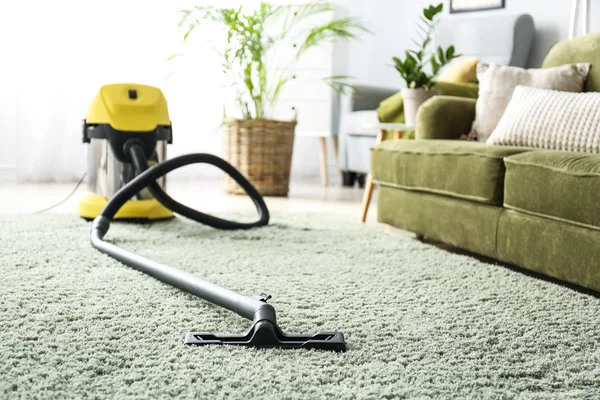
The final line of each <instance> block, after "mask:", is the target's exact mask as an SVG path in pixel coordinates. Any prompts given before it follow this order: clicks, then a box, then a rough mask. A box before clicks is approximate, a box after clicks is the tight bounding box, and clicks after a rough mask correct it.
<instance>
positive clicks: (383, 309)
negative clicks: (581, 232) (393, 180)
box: [0, 215, 600, 399]
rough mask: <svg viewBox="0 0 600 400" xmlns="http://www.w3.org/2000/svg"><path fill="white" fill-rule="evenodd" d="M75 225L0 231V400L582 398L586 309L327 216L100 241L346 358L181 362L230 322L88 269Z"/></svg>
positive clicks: (133, 277)
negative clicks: (268, 315) (231, 296)
mask: <svg viewBox="0 0 600 400" xmlns="http://www.w3.org/2000/svg"><path fill="white" fill-rule="evenodd" d="M89 228H90V225H89V224H88V223H86V222H84V221H82V220H80V219H78V218H76V217H70V216H60V215H48V216H37V217H33V216H26V217H16V216H15V217H0V259H1V260H2V264H1V267H0V398H2V399H7V398H61V399H62V398H82V397H88V398H119V399H122V398H162V399H165V398H169V397H178V398H189V399H191V398H208V399H214V398H238V399H248V398H254V397H256V398H272V399H296V398H298V399H316V398H326V399H331V398H336V399H354V398H360V399H363V398H374V399H379V398H431V397H439V398H456V397H460V398H479V399H480V398H514V397H518V398H536V399H538V398H562V399H564V398H597V397H599V396H600V347H599V343H600V329H598V326H600V299H598V298H595V297H592V296H590V295H586V294H582V293H579V292H577V291H574V290H571V289H569V288H566V287H562V286H559V285H556V284H554V283H550V282H546V281H543V280H540V279H536V278H533V277H529V276H526V275H524V274H521V273H518V272H515V271H511V270H509V269H506V268H504V267H501V266H494V265H489V264H485V263H482V262H481V261H478V260H475V259H473V258H470V257H467V256H462V255H457V254H452V253H448V252H445V251H443V250H441V249H438V248H436V247H433V246H429V245H425V244H422V243H420V242H418V241H416V240H413V239H411V238H409V237H401V236H398V235H393V234H390V233H386V232H384V231H383V230H381V229H374V228H370V227H365V226H361V225H359V224H356V223H354V222H345V221H341V220H336V219H334V218H333V217H329V216H319V215H313V216H306V215H278V216H275V218H273V223H272V225H271V226H269V227H266V228H261V229H256V230H253V231H245V232H239V231H238V232H222V231H216V230H213V229H210V228H206V227H203V226H200V225H198V224H196V223H193V222H188V221H183V220H173V221H169V222H163V223H157V224H154V225H123V224H113V227H112V229H111V231H110V232H109V233H108V235H107V239H108V240H113V241H115V242H117V243H118V244H120V245H122V246H124V247H126V248H129V249H132V250H136V251H139V252H140V253H142V254H144V255H147V256H149V257H150V258H153V259H156V260H158V261H161V262H164V263H167V264H171V265H173V266H177V267H180V268H182V269H185V270H187V271H189V272H192V273H194V274H196V275H198V276H200V277H205V278H207V279H208V280H210V281H213V282H215V283H218V284H221V285H224V286H226V287H228V288H231V289H233V290H236V291H239V292H242V293H244V294H249V295H254V294H257V293H259V292H261V291H266V292H267V293H270V294H272V295H273V299H272V300H271V301H270V303H271V304H273V305H274V306H275V308H276V309H277V310H278V312H279V313H278V317H279V322H280V325H281V327H282V328H283V329H284V330H285V331H288V332H295V333H316V332H318V331H322V330H340V331H342V332H344V334H345V335H346V338H347V342H348V344H349V347H350V350H349V351H348V352H347V353H343V354H336V353H329V352H318V351H305V350H295V351H289V350H256V349H246V348H232V347H204V348H201V347H186V346H183V345H182V340H183V338H184V335H185V333H186V332H187V331H189V330H200V331H214V332H234V333H240V332H242V331H244V330H245V329H246V328H247V327H248V323H247V321H246V320H244V319H243V318H241V317H238V316H236V315H235V314H233V313H231V312H229V311H227V310H224V309H221V308H218V307H216V306H213V305H211V304H209V303H206V302H205V301H203V300H200V299H198V298H196V297H194V296H192V295H189V294H186V293H184V292H182V291H180V290H177V289H173V288H171V287H170V286H168V285H165V284H163V283H161V282H159V281H156V280H154V279H153V278H151V277H148V276H145V275H143V274H142V273H140V272H137V271H135V270H132V269H130V268H128V267H125V266H123V265H122V264H120V263H118V262H116V261H114V260H112V259H110V258H109V257H107V256H105V255H103V254H100V253H99V252H97V251H96V250H94V249H93V248H91V246H90V244H89V242H88V231H89Z"/></svg>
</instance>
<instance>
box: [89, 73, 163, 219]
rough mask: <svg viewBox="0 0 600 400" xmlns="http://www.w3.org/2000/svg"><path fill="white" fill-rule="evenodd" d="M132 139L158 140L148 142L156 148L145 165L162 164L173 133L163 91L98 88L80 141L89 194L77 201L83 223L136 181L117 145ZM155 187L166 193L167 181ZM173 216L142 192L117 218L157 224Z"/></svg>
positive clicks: (137, 87)
mask: <svg viewBox="0 0 600 400" xmlns="http://www.w3.org/2000/svg"><path fill="white" fill-rule="evenodd" d="M123 132H127V133H128V134H127V135H123ZM155 133H156V135H155ZM132 134H133V135H134V136H135V137H136V138H139V139H140V140H142V141H144V142H147V141H148V140H152V141H153V140H156V138H158V140H156V144H155V145H154V143H153V142H151V144H152V146H148V147H151V148H152V149H154V151H153V152H152V153H151V154H148V163H149V164H150V165H153V164H156V163H160V162H163V161H165V159H166V156H167V144H170V143H172V141H173V133H172V129H171V120H170V119H169V111H168V108H167V101H166V99H165V97H164V95H163V93H162V91H161V90H160V89H158V88H156V87H152V86H146V85H140V84H134V83H119V84H110V85H105V86H102V88H100V91H99V92H98V94H97V95H96V97H95V98H94V99H93V100H92V102H91V104H90V108H89V110H88V113H87V115H86V119H85V121H84V124H83V142H84V143H88V154H87V180H88V193H86V195H85V197H83V198H82V199H81V201H80V202H79V214H80V215H81V216H82V217H83V218H86V219H94V218H96V217H97V216H98V214H99V213H100V211H101V210H102V208H103V207H104V206H105V205H106V203H107V202H108V199H109V198H111V197H112V196H113V195H114V194H115V193H116V192H117V191H118V190H119V189H121V188H122V187H123V186H125V185H126V184H127V183H129V182H130V181H131V180H132V179H134V178H135V177H136V172H135V169H134V167H133V165H131V163H130V162H127V161H128V160H124V159H123V150H122V146H123V145H124V143H123V140H120V138H121V137H125V136H127V137H129V138H130V137H131V135H132ZM158 184H159V185H160V186H161V187H162V188H163V189H166V177H161V178H160V179H159V180H158ZM172 216H173V213H172V212H171V210H169V209H168V208H166V207H164V206H163V205H162V204H160V203H159V202H158V201H157V200H156V199H154V197H152V195H151V194H150V193H149V192H148V190H147V189H144V190H142V191H141V192H139V193H136V195H135V196H133V198H131V199H130V200H129V201H128V202H127V203H125V204H124V205H123V207H121V209H120V210H119V212H118V213H117V214H116V215H115V218H117V219H148V220H155V219H165V218H170V217H172Z"/></svg>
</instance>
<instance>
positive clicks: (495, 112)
mask: <svg viewBox="0 0 600 400" xmlns="http://www.w3.org/2000/svg"><path fill="white" fill-rule="evenodd" d="M589 72H590V64H589V63H580V64H567V65H561V66H559V67H554V68H540V69H524V68H518V67H508V66H506V65H496V64H488V63H479V65H478V66H477V78H478V79H479V98H478V99H477V103H476V105H475V121H474V122H473V127H472V129H471V133H470V135H469V137H470V138H471V139H472V140H478V141H480V142H485V141H487V139H488V137H490V135H491V134H492V132H493V131H494V129H495V128H496V125H498V121H500V118H501V117H502V114H504V110H505V109H506V106H507V105H508V102H509V101H510V98H511V96H512V93H513V90H514V89H515V87H517V86H518V85H522V86H531V87H535V88H538V89H553V90H560V91H563V92H581V91H582V90H583V84H584V83H585V80H586V79H587V76H588V74H589Z"/></svg>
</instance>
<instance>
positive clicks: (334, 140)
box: [331, 136, 344, 182]
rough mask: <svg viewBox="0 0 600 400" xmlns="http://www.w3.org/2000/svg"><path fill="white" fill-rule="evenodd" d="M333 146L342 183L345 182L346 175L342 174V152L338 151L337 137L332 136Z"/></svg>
mask: <svg viewBox="0 0 600 400" xmlns="http://www.w3.org/2000/svg"><path fill="white" fill-rule="evenodd" d="M331 144H333V152H334V154H335V163H336V165H337V168H338V173H339V174H340V182H343V181H344V176H343V175H344V174H343V173H342V170H341V168H340V152H339V150H338V137H337V136H332V137H331Z"/></svg>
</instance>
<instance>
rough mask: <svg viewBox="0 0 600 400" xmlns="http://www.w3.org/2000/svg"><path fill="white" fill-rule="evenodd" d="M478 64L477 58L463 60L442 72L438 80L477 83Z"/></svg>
mask: <svg viewBox="0 0 600 400" xmlns="http://www.w3.org/2000/svg"><path fill="white" fill-rule="evenodd" d="M477 64H479V59H478V58H475V57H470V58H463V59H462V60H459V61H457V62H455V63H454V64H451V65H449V66H448V67H446V68H444V69H443V70H442V72H440V74H439V76H438V78H437V80H438V81H445V82H462V83H477Z"/></svg>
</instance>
